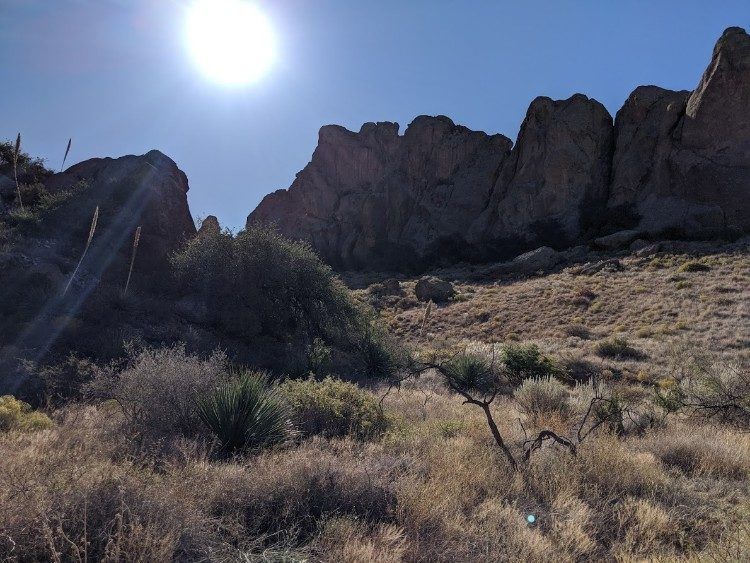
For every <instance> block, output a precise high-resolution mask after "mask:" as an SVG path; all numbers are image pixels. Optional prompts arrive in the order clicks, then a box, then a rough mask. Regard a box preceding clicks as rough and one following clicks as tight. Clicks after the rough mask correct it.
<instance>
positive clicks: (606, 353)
mask: <svg viewBox="0 0 750 563" xmlns="http://www.w3.org/2000/svg"><path fill="white" fill-rule="evenodd" d="M594 351H595V352H596V353H597V355H599V356H601V357H603V358H617V359H627V358H630V359H639V358H640V357H641V356H642V354H641V353H640V352H639V351H638V350H636V349H635V348H633V347H632V346H631V345H630V344H629V343H628V341H627V340H626V339H625V338H623V337H621V336H613V337H612V338H608V339H606V340H600V341H599V342H597V343H596V345H595V346H594Z"/></svg>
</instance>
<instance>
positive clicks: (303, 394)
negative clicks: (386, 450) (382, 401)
mask: <svg viewBox="0 0 750 563" xmlns="http://www.w3.org/2000/svg"><path fill="white" fill-rule="evenodd" d="M279 389H280V391H281V393H282V394H283V395H284V396H285V397H286V398H287V400H288V401H289V404H290V405H291V406H292V409H293V411H294V419H295V421H296V422H297V425H298V428H299V429H300V431H301V432H302V433H303V434H304V435H307V436H310V435H317V434H319V435H322V436H326V437H329V438H330V437H342V436H353V437H356V438H359V439H366V438H372V437H374V436H378V435H380V434H382V433H383V432H384V431H385V430H386V428H387V426H388V418H387V416H386V415H385V414H384V413H383V411H382V409H381V408H380V405H379V404H378V400H377V398H376V397H375V396H374V395H373V394H372V393H370V392H369V391H366V390H364V389H362V388H361V387H359V386H358V385H356V384H354V383H348V382H345V381H341V380H340V379H334V378H331V377H326V378H325V379H323V380H322V381H315V380H313V379H307V380H288V381H285V382H284V383H282V384H281V385H280V387H279Z"/></svg>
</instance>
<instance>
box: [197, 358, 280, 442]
mask: <svg viewBox="0 0 750 563" xmlns="http://www.w3.org/2000/svg"><path fill="white" fill-rule="evenodd" d="M197 403H198V416H199V417H200V419H201V421H202V422H203V424H205V425H206V427H207V428H208V429H209V430H210V431H211V432H212V433H213V434H214V436H215V437H216V438H217V440H218V441H219V444H220V446H221V449H222V451H223V452H224V453H225V454H235V453H240V452H244V451H247V450H258V449H261V448H263V447H266V446H271V445H274V444H277V443H279V442H283V441H285V440H287V439H288V438H289V437H290V436H291V435H292V430H293V428H292V424H291V410H290V408H289V405H288V404H287V403H286V401H285V400H284V398H283V397H282V396H281V394H280V393H279V391H278V389H276V388H274V387H271V386H270V385H269V382H268V379H267V378H266V377H265V376H263V375H260V374H254V373H243V374H241V375H240V376H239V377H238V378H236V379H234V380H232V381H228V382H226V383H224V384H222V385H221V386H220V387H219V388H218V389H215V390H214V391H213V392H211V393H208V394H206V395H203V396H201V397H199V398H198V401H197Z"/></svg>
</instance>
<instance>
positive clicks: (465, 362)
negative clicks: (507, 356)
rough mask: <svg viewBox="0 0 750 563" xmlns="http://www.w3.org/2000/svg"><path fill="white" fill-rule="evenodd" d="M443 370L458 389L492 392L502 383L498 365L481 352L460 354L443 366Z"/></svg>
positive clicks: (455, 388) (445, 375)
mask: <svg viewBox="0 0 750 563" xmlns="http://www.w3.org/2000/svg"><path fill="white" fill-rule="evenodd" d="M442 372H443V376H444V377H445V378H446V382H447V383H448V385H449V386H450V387H451V388H453V389H454V390H457V391H464V392H469V393H470V392H472V391H478V392H479V393H482V394H492V393H494V392H495V391H496V389H498V387H499V386H500V385H501V384H502V379H501V375H500V373H499V371H498V369H497V366H495V365H494V363H493V362H492V361H491V360H490V359H488V358H487V357H485V356H483V355H481V354H469V353H467V354H459V355H458V356H456V357H455V358H453V359H451V360H450V361H449V362H447V363H446V364H444V365H443V366H442Z"/></svg>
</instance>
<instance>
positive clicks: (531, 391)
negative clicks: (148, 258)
mask: <svg viewBox="0 0 750 563" xmlns="http://www.w3.org/2000/svg"><path fill="white" fill-rule="evenodd" d="M513 396H514V397H515V399H516V402H517V403H518V405H519V407H520V409H521V412H523V413H524V414H525V415H527V416H528V417H529V418H530V419H531V420H532V421H534V422H535V423H536V422H539V420H540V419H541V418H542V417H543V416H544V415H549V414H556V415H559V416H561V417H567V416H568V415H569V414H570V405H569V404H568V390H567V388H566V387H565V385H563V384H562V383H560V382H559V381H557V380H556V379H553V378H551V377H545V378H539V379H527V380H525V381H524V382H523V383H522V384H521V386H520V387H519V388H518V389H516V390H515V391H514V392H513Z"/></svg>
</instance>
